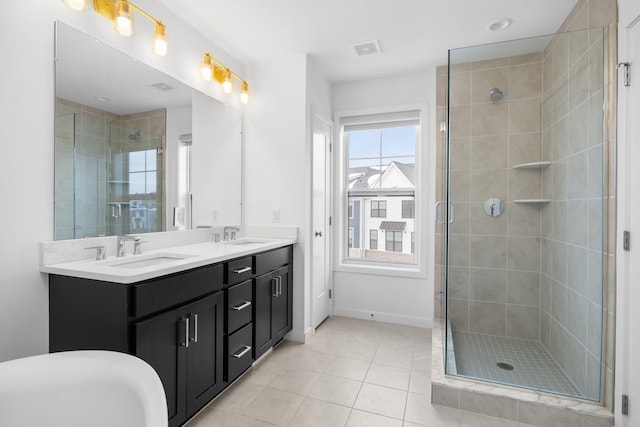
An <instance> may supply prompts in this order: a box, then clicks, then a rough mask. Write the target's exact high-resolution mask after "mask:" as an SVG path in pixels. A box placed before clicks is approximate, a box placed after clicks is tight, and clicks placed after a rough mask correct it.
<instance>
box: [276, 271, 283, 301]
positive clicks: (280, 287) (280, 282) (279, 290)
mask: <svg viewBox="0 0 640 427" xmlns="http://www.w3.org/2000/svg"><path fill="white" fill-rule="evenodd" d="M276 279H278V296H280V295H282V276H278V277H276Z"/></svg>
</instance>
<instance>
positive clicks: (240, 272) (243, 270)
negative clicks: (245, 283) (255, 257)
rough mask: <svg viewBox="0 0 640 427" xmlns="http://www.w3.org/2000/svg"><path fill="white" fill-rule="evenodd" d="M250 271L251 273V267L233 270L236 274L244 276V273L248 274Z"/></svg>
mask: <svg viewBox="0 0 640 427" xmlns="http://www.w3.org/2000/svg"><path fill="white" fill-rule="evenodd" d="M248 271H251V267H242V268H239V269H237V270H233V272H234V273H236V274H242V273H246V272H248Z"/></svg>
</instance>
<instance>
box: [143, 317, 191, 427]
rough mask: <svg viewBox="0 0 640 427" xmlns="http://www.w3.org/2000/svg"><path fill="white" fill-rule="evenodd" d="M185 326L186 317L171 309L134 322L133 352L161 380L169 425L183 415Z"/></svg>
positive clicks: (179, 420) (184, 415)
mask: <svg viewBox="0 0 640 427" xmlns="http://www.w3.org/2000/svg"><path fill="white" fill-rule="evenodd" d="M187 326H188V324H187V319H186V318H185V317H184V316H181V312H180V311H179V310H171V311H169V312H167V313H164V314H160V315H158V316H155V317H152V318H151V319H148V320H145V321H142V322H138V323H136V324H135V332H136V352H135V355H136V356H138V357H139V358H141V359H143V360H144V361H146V362H147V363H148V364H149V365H151V366H152V367H153V368H154V369H155V370H156V372H157V373H158V376H159V377H160V380H161V381H162V385H163V386H164V391H165V394H166V396H167V409H168V416H169V425H170V426H178V425H180V424H181V423H182V422H183V421H184V420H185V418H186V405H185V400H184V393H185V390H186V383H185V379H186V372H185V367H186V363H185V361H186V351H187V347H186V341H187V340H188V334H187V331H186V328H187Z"/></svg>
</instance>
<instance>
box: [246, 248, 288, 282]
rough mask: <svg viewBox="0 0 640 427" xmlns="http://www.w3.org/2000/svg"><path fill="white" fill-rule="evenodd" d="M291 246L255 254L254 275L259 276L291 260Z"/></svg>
mask: <svg viewBox="0 0 640 427" xmlns="http://www.w3.org/2000/svg"><path fill="white" fill-rule="evenodd" d="M291 254H292V248H291V246H287V247H284V248H280V249H274V250H272V251H269V252H264V253H261V254H258V255H255V256H254V258H255V265H256V276H260V275H262V274H264V273H267V272H269V271H271V270H275V269H276V268H278V267H282V266H283V265H287V264H289V263H290V262H291V256H292V255H291Z"/></svg>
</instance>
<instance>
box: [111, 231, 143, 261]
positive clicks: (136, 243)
mask: <svg viewBox="0 0 640 427" xmlns="http://www.w3.org/2000/svg"><path fill="white" fill-rule="evenodd" d="M126 241H132V242H133V254H134V255H139V254H141V253H142V243H143V241H142V238H141V237H140V236H118V251H117V254H116V256H118V257H123V256H125V255H126V252H125V246H124V243H125V242H126Z"/></svg>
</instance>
